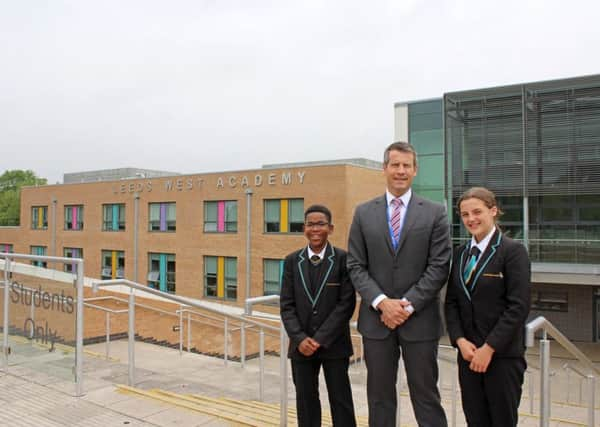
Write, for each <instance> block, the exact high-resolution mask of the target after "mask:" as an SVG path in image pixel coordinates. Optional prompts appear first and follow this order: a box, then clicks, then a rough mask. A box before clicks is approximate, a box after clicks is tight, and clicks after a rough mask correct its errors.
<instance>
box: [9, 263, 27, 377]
mask: <svg viewBox="0 0 600 427" xmlns="http://www.w3.org/2000/svg"><path fill="white" fill-rule="evenodd" d="M9 271H10V259H9V258H4V316H3V317H4V319H3V322H2V324H3V326H2V333H3V335H2V369H3V370H4V372H6V371H7V370H8V301H9V300H8V298H9V293H8V287H9V280H8V276H9V275H8V272H9ZM32 329H33V328H32Z"/></svg>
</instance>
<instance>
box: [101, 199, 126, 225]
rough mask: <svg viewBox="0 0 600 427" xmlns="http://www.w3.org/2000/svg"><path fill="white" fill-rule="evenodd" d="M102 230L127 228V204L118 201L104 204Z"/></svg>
mask: <svg viewBox="0 0 600 427" xmlns="http://www.w3.org/2000/svg"><path fill="white" fill-rule="evenodd" d="M102 230H103V231H123V230H125V204H124V203H116V204H109V205H102Z"/></svg>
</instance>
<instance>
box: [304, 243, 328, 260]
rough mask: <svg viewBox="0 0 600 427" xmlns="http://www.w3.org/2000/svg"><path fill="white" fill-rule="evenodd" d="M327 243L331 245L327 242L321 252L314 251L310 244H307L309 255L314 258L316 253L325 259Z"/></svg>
mask: <svg viewBox="0 0 600 427" xmlns="http://www.w3.org/2000/svg"><path fill="white" fill-rule="evenodd" d="M327 245H329V243H326V244H325V246H323V249H321V252H319V253H316V252H314V251H313V250H312V249H311V248H310V246H307V248H308V257H309V258H312V256H313V255H316V256H318V257H319V258H321V259H323V258H324V257H325V251H326V250H327Z"/></svg>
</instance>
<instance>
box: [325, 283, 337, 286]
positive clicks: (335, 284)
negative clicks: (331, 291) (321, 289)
mask: <svg viewBox="0 0 600 427" xmlns="http://www.w3.org/2000/svg"><path fill="white" fill-rule="evenodd" d="M325 286H341V285H340V284H339V283H326V284H325Z"/></svg>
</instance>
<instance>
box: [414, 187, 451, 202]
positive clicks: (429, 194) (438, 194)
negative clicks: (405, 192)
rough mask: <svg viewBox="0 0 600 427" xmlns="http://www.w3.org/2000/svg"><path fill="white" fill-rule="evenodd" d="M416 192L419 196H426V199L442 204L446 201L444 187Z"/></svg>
mask: <svg viewBox="0 0 600 427" xmlns="http://www.w3.org/2000/svg"><path fill="white" fill-rule="evenodd" d="M416 192H417V194H418V195H419V196H421V197H424V198H426V199H429V200H433V201H434V202H438V203H442V204H443V203H444V200H445V197H444V190H443V189H439V190H423V189H420V190H418V191H416Z"/></svg>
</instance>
